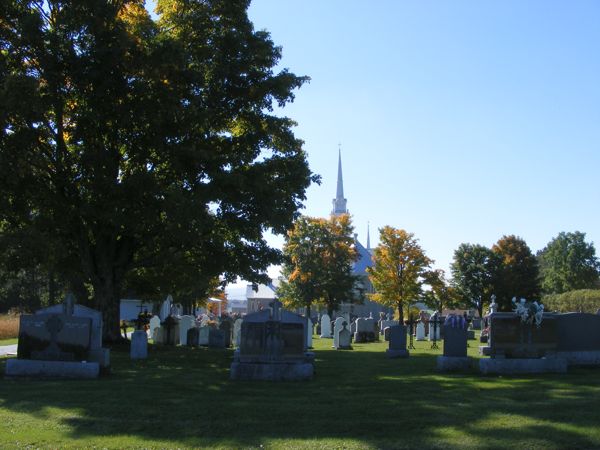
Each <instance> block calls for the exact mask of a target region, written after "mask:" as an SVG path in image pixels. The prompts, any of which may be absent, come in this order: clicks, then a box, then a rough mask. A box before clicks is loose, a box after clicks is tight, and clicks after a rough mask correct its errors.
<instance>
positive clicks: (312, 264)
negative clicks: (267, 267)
mask: <svg viewBox="0 0 600 450" xmlns="http://www.w3.org/2000/svg"><path fill="white" fill-rule="evenodd" d="M353 230H354V229H353V227H352V222H351V221H350V216H349V215H348V214H342V215H340V216H334V215H332V216H331V217H330V218H329V219H321V218H312V217H300V218H299V219H298V220H297V221H296V222H295V223H294V227H293V228H292V229H291V230H290V231H289V232H288V235H287V239H286V242H285V245H284V248H283V253H284V265H283V275H284V277H285V280H284V281H283V283H282V284H281V286H280V288H279V290H278V293H279V295H280V296H281V298H282V300H283V301H284V302H286V303H287V304H288V305H290V306H295V307H306V308H307V316H310V308H311V305H312V304H313V303H314V302H320V303H322V304H324V305H325V306H326V307H327V311H328V313H329V314H330V315H331V314H332V313H333V311H334V310H335V309H337V308H338V307H339V305H340V304H341V303H342V302H344V301H346V302H353V301H356V300H358V299H360V297H361V293H360V292H358V290H357V285H358V277H357V276H356V275H354V274H353V273H352V266H353V264H354V262H355V261H356V259H357V258H358V253H357V251H356V248H355V246H354V238H353Z"/></svg>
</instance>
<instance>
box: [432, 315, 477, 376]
mask: <svg viewBox="0 0 600 450" xmlns="http://www.w3.org/2000/svg"><path fill="white" fill-rule="evenodd" d="M467 326H468V324H467V321H466V320H465V319H464V317H463V316H455V315H450V316H448V317H447V318H446V320H445V322H444V354H443V356H438V357H437V370H438V371H440V372H447V371H452V370H468V369H469V368H470V367H471V359H470V358H469V357H467V337H468V336H467Z"/></svg>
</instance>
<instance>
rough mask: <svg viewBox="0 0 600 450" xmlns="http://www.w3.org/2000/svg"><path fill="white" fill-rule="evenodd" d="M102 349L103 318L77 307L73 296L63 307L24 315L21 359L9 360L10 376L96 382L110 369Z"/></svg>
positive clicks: (8, 374) (85, 308) (20, 349)
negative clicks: (82, 379) (79, 379)
mask: <svg viewBox="0 0 600 450" xmlns="http://www.w3.org/2000/svg"><path fill="white" fill-rule="evenodd" d="M108 365H109V351H108V350H107V349H103V348H102V315H101V313H100V312H99V311H95V310H93V309H91V308H87V307H85V306H82V305H75V298H74V297H73V296H72V295H71V294H69V295H67V297H66V298H65V301H64V303H63V304H62V305H53V306H51V307H48V308H44V309H41V310H39V311H37V312H36V313H35V314H33V315H22V316H21V318H20V326H19V342H18V347H17V359H9V360H8V361H7V364H6V372H5V373H6V376H8V377H13V376H14V377H18V376H33V377H34V376H42V377H60V378H95V377H97V376H98V374H99V373H100V369H101V368H102V369H106V370H107V369H108Z"/></svg>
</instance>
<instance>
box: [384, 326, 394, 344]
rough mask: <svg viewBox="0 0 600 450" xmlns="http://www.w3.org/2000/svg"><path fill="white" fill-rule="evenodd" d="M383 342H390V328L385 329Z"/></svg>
mask: <svg viewBox="0 0 600 450" xmlns="http://www.w3.org/2000/svg"><path fill="white" fill-rule="evenodd" d="M394 326H395V325H394ZM383 340H384V341H385V342H389V341H390V327H385V328H384V330H383Z"/></svg>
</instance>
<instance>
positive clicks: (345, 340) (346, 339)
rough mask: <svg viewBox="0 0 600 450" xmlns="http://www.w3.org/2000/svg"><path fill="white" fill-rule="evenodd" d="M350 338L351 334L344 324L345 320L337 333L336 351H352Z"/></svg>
mask: <svg viewBox="0 0 600 450" xmlns="http://www.w3.org/2000/svg"><path fill="white" fill-rule="evenodd" d="M351 336H352V334H351V333H350V330H348V324H347V323H346V320H344V322H343V324H342V329H341V330H340V331H339V332H338V342H337V347H336V350H340V349H341V350H350V349H352V347H351V346H350V342H351Z"/></svg>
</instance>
